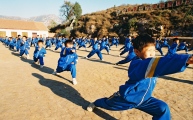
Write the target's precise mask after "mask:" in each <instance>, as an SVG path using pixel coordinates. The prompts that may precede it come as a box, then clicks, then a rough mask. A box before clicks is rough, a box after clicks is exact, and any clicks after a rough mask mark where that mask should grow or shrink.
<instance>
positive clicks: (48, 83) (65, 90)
mask: <svg viewBox="0 0 193 120" xmlns="http://www.w3.org/2000/svg"><path fill="white" fill-rule="evenodd" d="M32 75H33V76H34V77H36V78H38V79H39V83H40V85H42V86H45V87H48V88H50V90H51V91H52V92H53V93H54V94H56V95H58V96H60V97H62V98H65V99H67V100H69V101H71V102H72V103H74V104H76V105H78V106H82V108H83V109H84V110H85V109H86V107H87V106H88V105H89V103H90V102H89V101H87V100H85V99H84V98H83V97H82V96H81V94H80V93H79V92H78V91H77V90H76V89H74V88H73V87H71V86H70V85H67V84H65V83H62V82H59V81H56V80H51V79H46V78H44V77H43V76H42V75H40V74H37V73H32ZM94 113H95V114H96V115H98V116H99V117H101V118H103V119H105V120H116V118H114V117H113V116H111V115H109V114H107V113H106V112H104V111H102V110H100V109H95V110H94Z"/></svg>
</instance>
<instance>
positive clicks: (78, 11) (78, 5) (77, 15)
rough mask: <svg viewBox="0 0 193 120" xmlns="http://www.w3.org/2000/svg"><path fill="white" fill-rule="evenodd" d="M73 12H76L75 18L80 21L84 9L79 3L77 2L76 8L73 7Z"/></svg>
mask: <svg viewBox="0 0 193 120" xmlns="http://www.w3.org/2000/svg"><path fill="white" fill-rule="evenodd" d="M73 12H74V16H75V17H76V18H77V19H79V18H80V16H81V15H82V8H81V6H80V4H79V3H78V2H75V4H74V6H73Z"/></svg>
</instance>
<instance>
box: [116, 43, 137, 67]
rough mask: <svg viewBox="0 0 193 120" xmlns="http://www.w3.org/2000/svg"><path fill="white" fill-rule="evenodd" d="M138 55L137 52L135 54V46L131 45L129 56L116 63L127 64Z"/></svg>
mask: <svg viewBox="0 0 193 120" xmlns="http://www.w3.org/2000/svg"><path fill="white" fill-rule="evenodd" d="M136 57H137V56H136V54H135V52H134V48H133V46H131V47H130V48H129V53H128V55H127V57H126V58H125V59H124V60H121V61H119V62H118V63H116V64H117V65H118V64H126V63H128V62H130V61H131V60H133V59H135V58H136Z"/></svg>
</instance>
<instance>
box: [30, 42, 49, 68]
mask: <svg viewBox="0 0 193 120" xmlns="http://www.w3.org/2000/svg"><path fill="white" fill-rule="evenodd" d="M45 55H46V49H45V48H44V47H43V40H39V41H38V44H37V46H36V47H35V51H34V56H33V60H34V63H37V62H38V61H39V63H40V68H43V66H44V57H45Z"/></svg>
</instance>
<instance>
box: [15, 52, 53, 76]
mask: <svg viewBox="0 0 193 120" xmlns="http://www.w3.org/2000/svg"><path fill="white" fill-rule="evenodd" d="M12 54H13V55H15V56H18V57H19V53H14V52H12ZM21 60H22V61H23V62H26V63H29V64H30V65H31V67H33V68H35V69H38V70H39V71H41V72H44V73H48V74H52V73H53V72H54V69H52V68H49V67H47V66H44V67H43V68H40V65H37V64H34V63H33V60H31V59H26V58H24V57H23V56H22V57H21Z"/></svg>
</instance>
